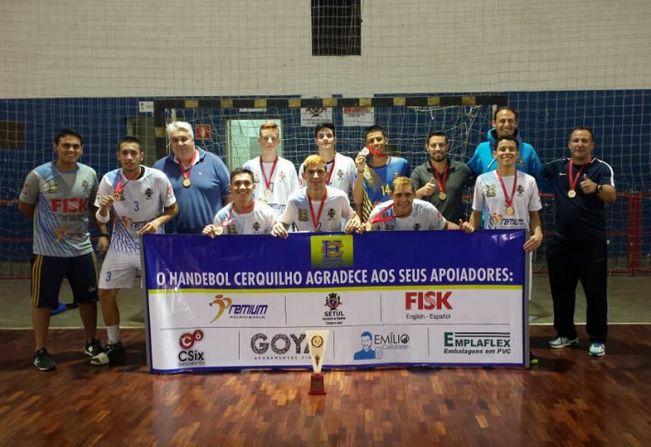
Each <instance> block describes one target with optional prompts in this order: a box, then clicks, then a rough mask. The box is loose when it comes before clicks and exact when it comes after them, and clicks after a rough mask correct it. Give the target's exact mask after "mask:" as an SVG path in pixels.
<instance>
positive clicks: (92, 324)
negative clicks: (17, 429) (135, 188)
mask: <svg viewBox="0 0 651 447" xmlns="http://www.w3.org/2000/svg"><path fill="white" fill-rule="evenodd" d="M54 151H55V152H56V154H57V159H56V160H55V161H51V162H48V163H45V164H43V165H40V166H38V167H36V168H35V169H34V170H32V171H31V172H30V173H29V174H28V175H27V178H26V179H25V183H24V185H23V189H22V191H21V193H20V199H19V203H18V210H19V211H20V212H21V213H22V214H23V215H24V216H25V217H27V218H28V219H30V220H33V221H34V257H33V258H32V324H33V326H34V338H35V343H36V347H35V351H34V361H33V364H34V366H35V367H36V368H37V369H38V370H40V371H52V370H54V369H56V362H55V361H54V358H52V356H51V355H50V354H49V353H48V351H47V349H46V347H45V345H46V341H47V332H48V328H49V326H50V309H52V308H53V307H56V306H57V305H58V304H59V291H60V289H61V282H62V281H63V278H64V277H66V278H67V279H68V282H69V283H70V287H71V288H72V293H73V300H74V302H75V303H78V304H79V315H80V316H81V321H82V323H83V325H84V331H85V333H86V347H85V349H84V353H85V354H86V355H88V356H91V357H92V356H93V355H95V354H97V353H98V352H100V351H101V344H100V342H99V341H98V340H97V339H96V338H95V333H96V329H97V270H96V265H95V256H94V253H93V246H92V244H91V242H90V234H89V233H88V221H89V218H90V215H91V208H92V204H93V201H94V199H95V191H96V189H97V174H96V173H95V171H94V170H93V169H92V168H91V167H89V166H86V165H84V164H82V163H79V159H80V158H81V155H82V154H83V152H84V145H83V139H82V137H81V135H79V134H78V133H77V132H75V131H74V130H70V129H63V130H61V131H60V132H59V133H58V134H57V136H56V138H55V139H54ZM102 236H104V235H102ZM101 239H103V238H102V237H100V240H101Z"/></svg>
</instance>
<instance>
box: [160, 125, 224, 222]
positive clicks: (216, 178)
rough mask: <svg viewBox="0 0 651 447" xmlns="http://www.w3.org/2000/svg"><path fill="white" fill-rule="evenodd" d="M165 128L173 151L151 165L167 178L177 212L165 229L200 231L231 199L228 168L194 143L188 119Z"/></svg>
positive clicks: (215, 156) (217, 158)
mask: <svg viewBox="0 0 651 447" xmlns="http://www.w3.org/2000/svg"><path fill="white" fill-rule="evenodd" d="M166 132H167V138H168V139H169V142H170V147H171V148H172V153H171V154H170V155H168V156H167V157H165V158H161V159H160V160H158V161H157V162H156V163H155V164H154V168H156V169H160V170H161V171H163V172H164V173H165V174H166V175H167V178H168V179H169V180H170V183H171V184H172V188H173V189H174V195H175V196H176V200H177V204H178V207H179V214H178V215H177V216H176V217H175V218H174V219H173V220H172V221H171V222H169V223H168V224H167V225H166V226H165V232H166V233H190V234H201V232H202V231H203V228H204V227H205V226H206V225H208V224H211V223H212V221H213V218H214V217H215V214H216V213H217V211H219V210H220V209H221V208H222V207H223V206H224V205H225V204H227V203H228V202H229V201H230V198H229V195H230V192H231V187H230V177H229V173H228V169H227V168H226V165H225V164H224V162H223V161H222V160H221V159H220V158H219V157H218V156H217V155H215V154H213V153H211V152H206V151H204V150H203V149H200V148H197V147H195V144H194V132H193V131H192V126H191V125H190V124H189V123H186V122H183V121H175V122H173V123H170V124H169V125H168V126H167V129H166Z"/></svg>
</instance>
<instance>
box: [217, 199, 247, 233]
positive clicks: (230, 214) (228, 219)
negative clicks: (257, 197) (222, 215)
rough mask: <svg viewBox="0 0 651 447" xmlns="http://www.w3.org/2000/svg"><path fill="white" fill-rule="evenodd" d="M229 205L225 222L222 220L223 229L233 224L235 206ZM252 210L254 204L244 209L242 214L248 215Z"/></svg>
mask: <svg viewBox="0 0 651 447" xmlns="http://www.w3.org/2000/svg"><path fill="white" fill-rule="evenodd" d="M230 205H231V207H230V209H229V210H228V216H226V220H224V221H223V222H222V227H224V228H226V227H227V226H229V225H230V224H232V223H233V220H234V218H233V213H234V212H235V206H234V205H233V204H232V203H231V204H230ZM253 208H255V202H253V203H252V204H251V205H250V206H248V207H246V208H245V209H244V210H243V211H244V213H243V214H248V213H250V212H251V211H253Z"/></svg>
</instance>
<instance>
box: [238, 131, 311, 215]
mask: <svg viewBox="0 0 651 447" xmlns="http://www.w3.org/2000/svg"><path fill="white" fill-rule="evenodd" d="M258 142H259V143H260V146H262V153H261V154H260V156H259V157H255V158H254V159H252V160H249V161H247V162H246V163H244V167H245V168H246V169H248V170H250V171H251V172H253V175H254V178H255V184H256V187H255V190H254V192H253V197H254V198H255V199H256V200H262V201H263V202H265V203H266V204H267V205H269V206H270V207H271V208H272V209H273V210H274V211H275V212H276V215H278V216H280V215H281V214H282V213H283V212H284V211H285V206H287V200H289V196H290V195H291V194H292V193H293V192H294V191H297V190H298V188H299V185H298V176H297V175H296V168H295V167H294V164H293V163H292V162H291V161H289V160H287V159H285V158H283V157H280V156H278V154H277V148H278V145H279V144H280V129H278V125H277V124H276V123H272V122H269V123H264V124H263V125H262V126H260V133H259V137H258Z"/></svg>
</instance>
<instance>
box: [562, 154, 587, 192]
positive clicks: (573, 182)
mask: <svg viewBox="0 0 651 447" xmlns="http://www.w3.org/2000/svg"><path fill="white" fill-rule="evenodd" d="M586 166H588V165H583V166H581V169H579V172H577V173H576V175H575V176H574V177H572V170H573V167H574V163H572V159H571V158H570V164H569V165H568V167H567V172H568V176H567V180H568V181H569V182H570V190H571V191H574V189H575V188H576V182H577V181H578V180H579V177H581V174H582V173H583V170H584V169H585V167H586Z"/></svg>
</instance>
